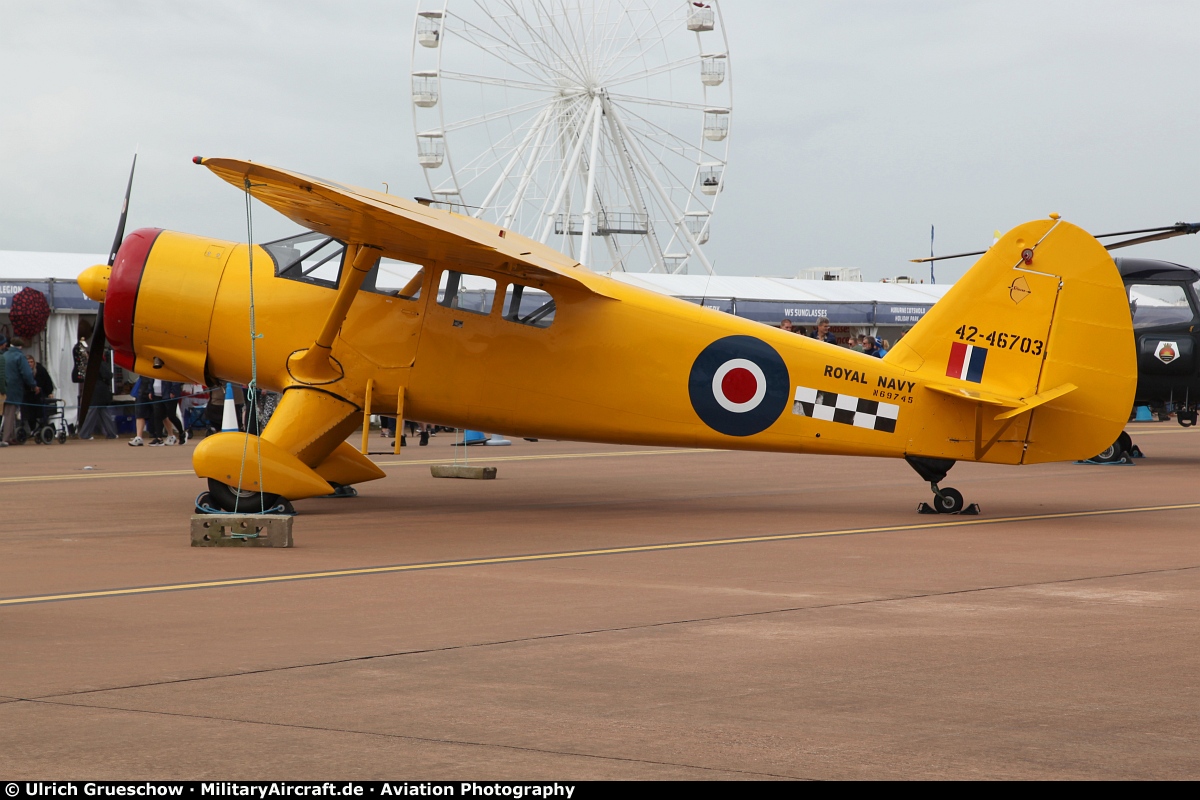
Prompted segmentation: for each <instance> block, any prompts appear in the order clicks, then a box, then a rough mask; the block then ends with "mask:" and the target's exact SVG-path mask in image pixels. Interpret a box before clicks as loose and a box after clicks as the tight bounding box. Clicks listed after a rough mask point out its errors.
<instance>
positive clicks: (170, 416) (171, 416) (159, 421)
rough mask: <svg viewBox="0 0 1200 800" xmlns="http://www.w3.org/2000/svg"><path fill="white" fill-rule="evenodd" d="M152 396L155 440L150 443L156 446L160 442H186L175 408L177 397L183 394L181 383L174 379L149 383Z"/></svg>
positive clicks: (166, 443) (164, 443)
mask: <svg viewBox="0 0 1200 800" xmlns="http://www.w3.org/2000/svg"><path fill="white" fill-rule="evenodd" d="M150 392H151V394H152V396H153V403H154V404H153V406H152V409H153V414H154V432H153V434H152V435H153V436H155V437H156V438H155V440H154V441H153V442H151V443H150V445H151V446H153V447H157V446H158V445H160V444H163V445H168V444H186V443H187V437H186V435H185V434H184V431H183V424H182V423H180V421H179V416H178V414H176V413H175V412H176V409H178V408H179V398H180V396H181V395H182V394H183V384H182V383H175V382H174V381H154V382H153V383H151V385H150Z"/></svg>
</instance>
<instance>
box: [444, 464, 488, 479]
mask: <svg viewBox="0 0 1200 800" xmlns="http://www.w3.org/2000/svg"><path fill="white" fill-rule="evenodd" d="M429 473H430V474H431V475H433V477H435V478H468V479H472V480H477V481H491V480H495V479H496V468H495V467H471V466H467V465H466V464H434V465H433V466H431V467H430V468H429Z"/></svg>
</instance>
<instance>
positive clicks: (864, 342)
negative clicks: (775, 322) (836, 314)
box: [779, 317, 907, 358]
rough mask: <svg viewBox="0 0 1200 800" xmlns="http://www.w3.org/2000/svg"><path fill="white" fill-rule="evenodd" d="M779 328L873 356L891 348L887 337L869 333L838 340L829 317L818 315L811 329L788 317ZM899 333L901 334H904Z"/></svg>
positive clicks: (886, 352)
mask: <svg viewBox="0 0 1200 800" xmlns="http://www.w3.org/2000/svg"><path fill="white" fill-rule="evenodd" d="M779 329H780V330H784V331H787V332H788V333H798V334H800V335H801V336H807V337H808V338H810V339H816V340H817V341H819V342H826V343H828V344H834V345H838V346H840V347H845V348H848V349H850V350H854V351H855V352H858V353H864V354H866V355H869V356H873V357H875V358H883V357H884V356H886V355H887V354H888V351H889V350H891V349H892V344H891V342H889V341H888V340H887V339H881V338H879V337H878V336H872V335H871V334H869V333H863V334H857V335H856V334H851V335H850V336H849V337H848V338H847V339H845V340H839V339H838V337H837V334H835V333H834V332H833V331H832V330H830V326H829V319H828V318H827V317H819V318H818V319H817V324H816V325H814V326H813V329H812V331H809V330H807V329H806V328H804V327H803V326H798V325H794V324H793V323H792V321H791V320H790V319H784V320H783V321H782V322H780V323H779ZM906 333H907V331H906ZM900 335H901V336H903V335H904V334H903V333H902V334H900Z"/></svg>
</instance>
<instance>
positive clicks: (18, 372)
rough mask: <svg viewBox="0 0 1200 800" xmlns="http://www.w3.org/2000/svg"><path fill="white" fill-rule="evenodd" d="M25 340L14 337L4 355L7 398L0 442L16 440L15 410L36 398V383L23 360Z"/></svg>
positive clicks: (27, 363) (0, 430)
mask: <svg viewBox="0 0 1200 800" xmlns="http://www.w3.org/2000/svg"><path fill="white" fill-rule="evenodd" d="M25 344H26V342H25V340H24V339H22V338H21V337H20V336H14V337H13V338H12V341H11V342H9V346H8V349H7V350H6V351H5V353H4V373H5V375H4V378H5V382H6V384H7V387H6V388H7V397H6V398H5V400H4V422H3V424H2V425H0V441H4V442H8V443H9V444H12V443H13V442H14V441H16V438H17V409H18V408H20V407H21V406H23V405H24V404H25V403H28V402H30V401H32V400H33V399H34V398H35V397H37V393H38V386H37V381H36V380H35V379H34V377H33V370H31V369H30V368H29V362H28V361H26V360H25V352H24V351H23V350H22V349H21V348H23V347H25Z"/></svg>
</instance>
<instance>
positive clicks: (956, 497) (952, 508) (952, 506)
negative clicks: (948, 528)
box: [933, 489, 963, 514]
mask: <svg viewBox="0 0 1200 800" xmlns="http://www.w3.org/2000/svg"><path fill="white" fill-rule="evenodd" d="M933 507H934V508H936V509H937V511H938V513H939V514H957V513H958V512H959V511H962V510H963V496H962V494H961V493H960V492H959V491H958V490H957V489H942V494H941V496H940V497H939V496H938V495H934V496H933Z"/></svg>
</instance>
